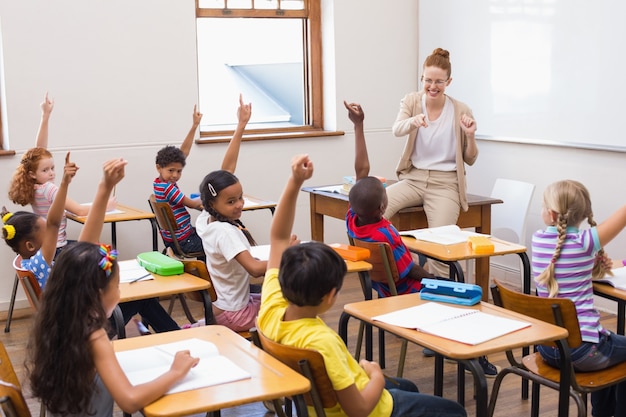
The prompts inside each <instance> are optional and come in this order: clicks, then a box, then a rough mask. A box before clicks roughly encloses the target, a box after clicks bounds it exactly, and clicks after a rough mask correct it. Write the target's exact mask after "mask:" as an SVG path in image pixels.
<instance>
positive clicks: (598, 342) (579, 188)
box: [532, 180, 626, 417]
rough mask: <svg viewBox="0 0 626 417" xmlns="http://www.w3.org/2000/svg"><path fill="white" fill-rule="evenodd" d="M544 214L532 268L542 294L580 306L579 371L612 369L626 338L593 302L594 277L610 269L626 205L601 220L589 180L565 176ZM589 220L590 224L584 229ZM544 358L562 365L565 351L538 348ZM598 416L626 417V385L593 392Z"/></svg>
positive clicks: (547, 195) (625, 356)
mask: <svg viewBox="0 0 626 417" xmlns="http://www.w3.org/2000/svg"><path fill="white" fill-rule="evenodd" d="M541 217H542V219H543V221H544V223H545V224H546V226H547V227H546V228H545V230H539V231H537V232H535V233H534V234H533V237H532V269H533V275H534V276H535V283H536V287H537V294H538V295H539V296H540V297H557V298H568V299H570V300H572V301H573V302H574V304H575V306H576V312H577V314H578V321H579V324H580V332H581V335H582V339H583V344H582V345H581V346H580V347H578V348H576V349H572V352H571V356H572V364H573V366H574V369H576V370H578V371H582V372H586V371H596V370H600V369H605V368H608V367H610V366H612V365H614V364H616V363H620V362H624V361H626V337H625V336H622V335H618V334H615V333H613V332H610V331H609V330H607V329H605V328H604V327H603V326H602V324H601V323H600V313H599V312H598V311H597V310H596V309H595V308H594V305H593V285H592V280H593V278H600V277H602V276H604V274H605V273H606V272H607V271H608V270H610V264H611V262H610V260H609V259H608V258H607V257H606V255H605V254H604V250H603V248H604V246H605V245H607V244H608V243H609V242H610V241H611V240H613V238H615V236H617V235H618V233H620V232H621V231H622V230H623V229H624V227H626V206H623V207H621V208H620V209H619V210H617V211H616V212H615V213H614V214H612V215H611V216H610V217H609V218H608V219H607V220H605V221H604V222H602V223H601V224H596V222H595V220H594V218H593V210H592V209H591V198H590V196H589V191H587V188H585V186H584V185H583V184H581V183H580V182H578V181H573V180H563V181H558V182H555V183H552V184H550V185H549V186H548V187H547V188H546V189H545V191H544V193H543V208H542V211H541ZM584 220H587V223H588V224H589V226H590V227H588V228H584V229H581V224H582V222H583V221H584ZM538 351H539V353H540V354H541V356H542V357H543V359H544V360H545V361H546V362H547V363H548V364H550V365H552V366H554V367H557V368H558V367H559V352H558V350H557V349H556V348H553V347H549V346H538ZM591 405H592V415H593V416H595V417H604V416H624V415H626V383H624V382H622V383H620V384H618V385H614V386H612V387H610V388H606V389H603V390H600V391H595V392H592V393H591Z"/></svg>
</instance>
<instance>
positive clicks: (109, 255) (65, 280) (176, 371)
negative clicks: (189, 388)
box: [26, 164, 199, 416]
mask: <svg viewBox="0 0 626 417" xmlns="http://www.w3.org/2000/svg"><path fill="white" fill-rule="evenodd" d="M109 174H112V175H109ZM122 176H123V165H121V166H120V164H116V166H114V167H113V169H112V170H111V171H108V172H106V171H105V178H104V181H103V183H104V186H102V184H101V187H100V188H99V191H100V192H101V195H106V196H108V193H109V192H110V191H111V188H112V186H113V185H114V184H115V182H117V181H116V179H121V177H122ZM96 201H98V197H96V200H95V201H94V207H93V208H92V211H91V213H90V215H89V218H88V220H87V223H86V224H85V228H88V227H89V226H90V225H89V223H90V220H92V219H94V218H95V217H97V219H95V220H98V223H102V220H101V219H102V216H103V215H104V207H103V206H104V205H103V204H102V205H101V210H99V211H100V212H99V213H98V215H97V216H92V215H93V214H94V211H96V210H97V208H96ZM100 201H101V202H104V199H100ZM119 280H120V276H119V266H118V264H117V251H115V250H111V248H110V247H109V246H108V245H103V244H95V243H91V242H89V241H81V242H77V243H73V244H71V245H69V246H68V247H67V248H66V249H64V250H63V251H62V252H61V254H60V255H59V257H58V259H57V261H56V263H55V265H54V268H53V270H52V273H51V274H50V280H49V281H48V285H47V286H46V290H45V292H44V293H43V296H42V300H41V307H40V310H39V312H38V314H37V315H36V317H35V324H34V328H33V332H32V333H31V338H30V341H29V344H28V351H27V360H26V369H27V371H28V378H29V382H30V387H31V391H32V393H33V395H34V396H35V397H37V398H39V399H40V400H41V403H42V407H45V408H46V410H48V411H49V412H50V413H52V414H53V415H94V416H112V415H113V402H115V403H116V404H117V405H118V406H119V407H120V408H121V409H122V410H123V411H124V412H126V413H134V412H136V411H139V410H140V409H142V408H143V407H144V406H146V405H148V404H150V403H151V402H153V401H154V400H156V399H158V398H159V397H160V396H162V395H163V394H164V393H166V392H167V391H168V390H169V389H170V388H171V387H172V386H173V385H174V384H175V383H176V382H178V381H179V380H181V379H182V378H183V377H184V376H185V375H186V374H187V373H188V372H189V370H190V369H191V368H192V367H194V366H195V365H197V363H198V361H199V359H198V358H193V357H191V355H190V353H189V351H180V352H177V353H176V355H175V357H174V360H173V362H172V365H171V367H170V369H169V370H168V371H166V372H164V373H163V374H162V375H161V376H159V377H158V378H156V379H154V380H152V381H149V382H146V383H143V384H140V385H137V386H133V385H131V384H130V382H129V381H128V379H127V377H126V375H125V374H124V372H123V371H122V369H121V367H120V365H119V363H118V361H117V358H116V356H115V352H114V350H113V345H112V344H111V342H110V341H109V338H108V337H107V332H106V330H105V328H106V323H107V318H108V317H110V316H111V314H112V312H113V309H114V308H115V306H116V305H117V303H118V301H119V298H120V292H119Z"/></svg>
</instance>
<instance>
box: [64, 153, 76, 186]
mask: <svg viewBox="0 0 626 417" xmlns="http://www.w3.org/2000/svg"><path fill="white" fill-rule="evenodd" d="M77 171H78V166H76V163H75V162H71V161H70V153H69V152H68V153H67V155H65V166H64V167H63V180H62V181H64V182H66V183H67V184H69V183H70V182H72V178H74V175H76V172H77Z"/></svg>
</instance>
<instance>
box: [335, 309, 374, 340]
mask: <svg viewBox="0 0 626 417" xmlns="http://www.w3.org/2000/svg"><path fill="white" fill-rule="evenodd" d="M350 317H351V316H350V315H349V314H347V313H346V312H345V311H343V312H341V316H339V329H338V333H339V337H341V339H343V343H345V344H346V347H347V346H348V321H349V320H350ZM365 343H367V341H365Z"/></svg>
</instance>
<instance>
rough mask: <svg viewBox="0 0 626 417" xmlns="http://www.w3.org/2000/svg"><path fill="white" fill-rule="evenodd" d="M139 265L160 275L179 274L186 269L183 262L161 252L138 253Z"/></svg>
mask: <svg viewBox="0 0 626 417" xmlns="http://www.w3.org/2000/svg"><path fill="white" fill-rule="evenodd" d="M137 262H138V263H139V265H141V266H143V267H144V268H146V269H147V270H148V271H150V272H153V273H155V274H158V275H164V276H169V275H178V274H182V273H183V272H184V270H185V268H184V266H183V263H182V262H181V261H177V260H176V259H172V258H170V257H169V256H165V255H163V254H162V253H160V252H156V251H154V252H144V253H140V254H139V255H137Z"/></svg>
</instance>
